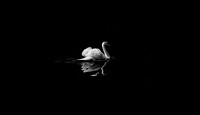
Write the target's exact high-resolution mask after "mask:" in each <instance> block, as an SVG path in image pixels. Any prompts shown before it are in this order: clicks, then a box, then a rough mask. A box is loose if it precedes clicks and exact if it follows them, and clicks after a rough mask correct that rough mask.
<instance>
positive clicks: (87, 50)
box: [82, 47, 92, 57]
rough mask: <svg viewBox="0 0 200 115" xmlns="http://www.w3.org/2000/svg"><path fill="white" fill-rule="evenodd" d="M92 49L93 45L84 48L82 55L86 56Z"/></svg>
mask: <svg viewBox="0 0 200 115" xmlns="http://www.w3.org/2000/svg"><path fill="white" fill-rule="evenodd" d="M90 50H92V48H91V47H88V48H86V49H84V50H83V52H82V56H84V57H86V55H87V53H88V52H89V51H90Z"/></svg>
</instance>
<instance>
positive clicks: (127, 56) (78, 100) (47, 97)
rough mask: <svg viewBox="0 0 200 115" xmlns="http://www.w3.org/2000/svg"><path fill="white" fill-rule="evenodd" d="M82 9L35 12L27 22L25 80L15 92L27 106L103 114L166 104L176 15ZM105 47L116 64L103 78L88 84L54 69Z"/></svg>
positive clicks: (72, 68)
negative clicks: (114, 109)
mask: <svg viewBox="0 0 200 115" xmlns="http://www.w3.org/2000/svg"><path fill="white" fill-rule="evenodd" d="M80 6H81V5H80ZM80 6H76V7H75V6H73V7H70V5H69V6H68V7H65V6H63V5H61V6H60V5H58V6H57V5H42V6H37V7H34V9H33V10H31V11H30V12H28V14H29V15H28V17H26V19H24V20H25V21H24V22H25V26H24V28H23V29H22V30H23V31H24V35H23V36H24V37H25V39H23V40H22V41H23V43H22V44H23V45H22V48H21V49H23V58H22V60H23V61H24V62H25V65H24V66H23V70H21V71H20V72H22V73H23V76H25V77H21V79H20V78H19V79H20V80H21V82H19V85H21V90H20V88H19V90H17V91H19V92H20V91H21V93H23V94H24V95H23V96H22V97H23V98H26V100H27V103H29V101H31V102H33V103H34V104H36V105H37V106H41V107H43V106H45V107H46V106H51V107H54V106H59V107H64V108H65V106H68V105H70V106H71V107H77V106H78V107H85V106H86V105H87V106H88V105H89V106H88V107H93V105H94V106H97V105H103V108H104V109H106V108H107V109H109V108H110V107H117V108H121V107H123V106H126V105H128V104H131V105H133V106H138V104H142V105H144V104H145V105H159V104H166V105H167V104H169V103H170V100H171V99H172V93H171V91H172V88H171V86H173V84H174V83H173V80H172V79H173V77H174V71H175V66H176V65H175V58H176V57H175V55H176V51H174V48H175V40H174V38H175V37H176V36H174V34H175V32H176V28H177V25H176V21H177V20H176V18H175V15H174V13H173V14H172V13H170V11H169V10H168V9H166V8H162V6H160V7H159V8H158V7H156V8H155V7H150V8H149V7H144V6H143V7H137V8H136V7H134V8H133V6H127V7H126V6H123V7H122V6H115V7H112V8H111V6H106V8H107V9H109V10H105V8H102V7H99V6H98V7H97V6H93V7H92V8H91V7H83V6H82V7H80ZM103 41H108V42H109V44H110V46H108V47H107V50H108V52H109V53H110V55H111V56H114V57H115V59H114V60H111V62H110V63H109V64H108V66H107V67H106V70H107V72H108V75H106V76H97V77H90V76H88V75H87V74H83V73H82V71H81V69H80V67H79V66H76V65H72V64H66V63H55V60H56V59H61V60H65V59H67V58H81V52H82V51H83V49H85V48H86V47H89V46H91V47H96V48H100V49H101V43H102V42H103ZM19 79H18V80H19ZM19 92H18V93H19ZM19 95H20V93H19ZM126 107H128V106H126ZM94 108H95V107H94ZM97 108H98V107H97Z"/></svg>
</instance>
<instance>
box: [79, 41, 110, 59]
mask: <svg viewBox="0 0 200 115" xmlns="http://www.w3.org/2000/svg"><path fill="white" fill-rule="evenodd" d="M106 44H107V42H103V43H102V49H103V52H104V54H103V53H102V52H101V51H100V50H99V49H97V48H93V49H92V48H91V47H88V48H86V49H84V50H83V52H82V56H84V57H85V58H82V59H78V60H107V59H110V55H109V54H108V52H107V50H106V49H105V45H106Z"/></svg>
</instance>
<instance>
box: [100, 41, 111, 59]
mask: <svg viewBox="0 0 200 115" xmlns="http://www.w3.org/2000/svg"><path fill="white" fill-rule="evenodd" d="M102 48H103V52H104V55H105V57H106V58H108V59H109V58H110V55H109V54H108V52H107V50H106V48H105V43H104V42H103V43H102Z"/></svg>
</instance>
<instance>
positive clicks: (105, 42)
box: [102, 41, 110, 46]
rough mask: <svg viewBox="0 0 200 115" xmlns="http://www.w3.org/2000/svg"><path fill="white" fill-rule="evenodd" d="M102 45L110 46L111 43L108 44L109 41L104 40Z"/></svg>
mask: <svg viewBox="0 0 200 115" xmlns="http://www.w3.org/2000/svg"><path fill="white" fill-rule="evenodd" d="M102 45H108V46H110V45H109V44H108V42H107V41H104V42H103V43H102Z"/></svg>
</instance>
